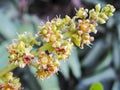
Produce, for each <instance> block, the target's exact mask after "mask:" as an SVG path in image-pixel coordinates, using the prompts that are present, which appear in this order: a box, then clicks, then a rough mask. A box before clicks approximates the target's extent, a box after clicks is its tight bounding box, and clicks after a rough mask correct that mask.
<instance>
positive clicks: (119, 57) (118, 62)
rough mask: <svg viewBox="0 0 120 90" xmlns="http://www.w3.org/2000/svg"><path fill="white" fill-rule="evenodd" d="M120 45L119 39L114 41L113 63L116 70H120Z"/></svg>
mask: <svg viewBox="0 0 120 90" xmlns="http://www.w3.org/2000/svg"><path fill="white" fill-rule="evenodd" d="M119 47H120V45H119V42H118V39H117V38H115V39H114V41H113V65H114V67H115V69H116V70H120V48H119Z"/></svg>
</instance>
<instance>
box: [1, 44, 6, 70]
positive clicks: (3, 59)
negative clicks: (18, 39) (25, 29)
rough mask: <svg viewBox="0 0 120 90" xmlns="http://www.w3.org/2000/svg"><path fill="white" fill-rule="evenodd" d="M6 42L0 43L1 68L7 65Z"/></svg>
mask: <svg viewBox="0 0 120 90" xmlns="http://www.w3.org/2000/svg"><path fill="white" fill-rule="evenodd" d="M7 44H8V42H4V43H2V44H1V45H0V69H3V68H4V67H6V66H7V65H8V53H7V50H6V45H7Z"/></svg>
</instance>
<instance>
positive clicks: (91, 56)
mask: <svg viewBox="0 0 120 90" xmlns="http://www.w3.org/2000/svg"><path fill="white" fill-rule="evenodd" d="M103 50H105V45H104V41H102V40H99V41H98V42H96V43H95V44H94V46H93V48H92V49H91V51H90V52H89V53H88V54H87V55H86V56H85V58H84V59H83V62H82V63H81V65H82V67H90V66H92V65H93V63H96V62H97V61H98V60H99V58H100V56H101V54H103V53H104V52H103Z"/></svg>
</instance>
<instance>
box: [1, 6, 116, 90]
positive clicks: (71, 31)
mask: <svg viewBox="0 0 120 90" xmlns="http://www.w3.org/2000/svg"><path fill="white" fill-rule="evenodd" d="M114 11H115V8H114V7H113V6H112V5H110V4H108V5H106V6H105V7H103V8H101V6H100V4H98V5H96V6H95V9H91V10H89V11H88V9H84V8H80V9H79V10H78V11H76V15H75V16H74V17H73V18H70V17H69V16H67V15H66V16H65V18H63V19H61V18H59V17H57V18H54V19H52V20H51V21H47V22H46V23H45V24H44V25H43V26H39V32H38V33H37V34H35V35H33V34H31V33H24V34H22V35H19V36H18V38H17V39H15V40H13V43H12V44H11V45H9V46H7V50H8V53H9V63H10V66H8V67H6V68H4V69H3V70H0V78H3V76H4V75H6V74H7V72H9V71H11V70H13V69H14V68H16V67H21V68H24V67H25V66H26V65H29V66H32V67H34V68H36V73H35V76H36V77H38V78H40V79H41V80H43V79H44V78H48V77H50V76H51V75H52V74H54V73H56V72H58V70H59V66H60V61H61V60H65V61H66V60H67V59H68V58H69V56H70V55H71V49H72V47H73V46H78V47H80V48H81V49H83V48H84V46H85V45H87V46H91V42H92V41H94V37H93V36H91V33H94V34H96V33H97V30H96V26H97V25H98V24H97V23H100V24H104V23H106V21H107V20H108V18H109V17H111V16H112V15H113V12H114ZM38 38H39V39H41V41H39V40H38ZM40 43H41V45H40ZM34 45H38V46H39V48H37V49H36V50H33V46H34ZM10 76H11V77H12V75H10ZM12 80H13V79H12ZM12 80H10V81H9V80H8V83H7V84H6V86H5V85H2V88H3V89H2V90H6V89H4V88H6V87H8V88H14V87H13V86H14V85H10V84H9V82H10V83H13V82H12ZM3 81H4V82H5V83H6V80H3ZM18 81H19V80H18ZM18 86H19V87H18V88H20V84H19V85H18ZM10 90H14V89H10ZM15 90H16V89H15ZM18 90H19V89H18Z"/></svg>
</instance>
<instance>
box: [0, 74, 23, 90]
mask: <svg viewBox="0 0 120 90" xmlns="http://www.w3.org/2000/svg"><path fill="white" fill-rule="evenodd" d="M3 81H4V83H3V84H1V85H0V90H21V84H20V82H19V78H16V77H13V73H12V72H9V73H7V74H6V75H4V76H3Z"/></svg>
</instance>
